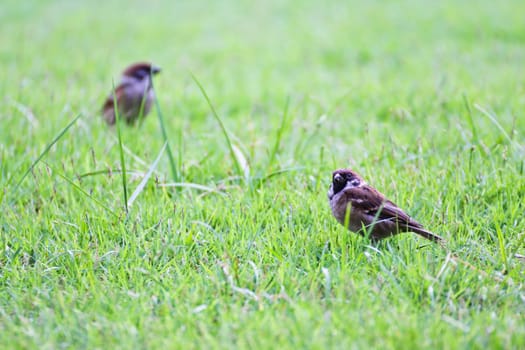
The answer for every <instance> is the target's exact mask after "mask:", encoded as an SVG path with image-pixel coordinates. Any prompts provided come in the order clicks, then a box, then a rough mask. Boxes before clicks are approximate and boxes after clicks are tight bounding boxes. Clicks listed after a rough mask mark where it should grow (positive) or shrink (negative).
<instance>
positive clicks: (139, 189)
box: [128, 142, 166, 207]
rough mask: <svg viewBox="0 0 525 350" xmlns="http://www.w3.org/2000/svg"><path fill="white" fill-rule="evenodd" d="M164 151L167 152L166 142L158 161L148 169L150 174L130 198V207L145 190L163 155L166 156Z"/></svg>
mask: <svg viewBox="0 0 525 350" xmlns="http://www.w3.org/2000/svg"><path fill="white" fill-rule="evenodd" d="M164 150H166V142H164V145H163V146H162V148H161V150H160V152H159V155H158V156H157V159H155V161H154V162H153V163H152V164H151V166H150V167H149V169H148V172H147V173H146V175H145V176H144V177H143V178H142V181H140V183H139V185H138V186H137V188H136V189H135V191H133V193H132V194H131V197H129V200H128V207H131V205H132V204H133V202H134V201H135V199H136V198H137V197H138V195H139V194H140V193H141V192H142V191H143V190H144V187H145V186H146V183H147V182H148V180H149V178H150V177H151V175H152V174H153V171H154V170H155V169H156V168H157V164H159V160H160V158H161V157H162V155H163V154H164Z"/></svg>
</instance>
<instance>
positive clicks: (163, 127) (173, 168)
mask: <svg viewBox="0 0 525 350" xmlns="http://www.w3.org/2000/svg"><path fill="white" fill-rule="evenodd" d="M150 81H151V88H152V89H153V91H155V87H154V86H153V76H150ZM155 95H156V92H155ZM155 109H156V110H157V118H159V125H160V131H161V133H162V138H163V139H164V142H165V143H166V152H167V153H168V158H169V161H170V169H171V176H172V177H173V181H175V182H178V181H180V176H181V169H182V167H180V168H177V163H176V161H175V157H174V156H173V152H172V151H171V147H170V142H169V139H168V132H167V131H166V124H165V123H164V115H163V114H162V109H161V108H160V102H159V99H158V98H157V96H155Z"/></svg>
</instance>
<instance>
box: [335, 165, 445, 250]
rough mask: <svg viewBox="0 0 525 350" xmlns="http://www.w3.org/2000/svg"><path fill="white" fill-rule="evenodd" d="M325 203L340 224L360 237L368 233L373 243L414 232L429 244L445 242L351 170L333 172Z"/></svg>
mask: <svg viewBox="0 0 525 350" xmlns="http://www.w3.org/2000/svg"><path fill="white" fill-rule="evenodd" d="M328 200H329V201H330V207H331V208H332V213H333V215H334V216H335V218H336V219H337V221H339V223H341V224H342V225H343V226H346V227H347V228H348V229H349V230H350V231H353V232H356V233H359V234H360V235H363V236H364V235H365V233H368V235H369V236H370V238H371V239H372V240H373V241H379V240H381V239H383V238H387V237H390V236H393V235H396V234H398V233H402V232H414V233H417V234H418V235H420V236H423V237H425V238H426V239H429V240H431V241H434V242H441V243H442V242H444V240H443V238H441V237H439V236H438V235H436V234H434V233H432V232H430V231H427V230H425V229H424V228H423V225H421V224H420V223H419V222H417V221H415V220H414V219H412V218H411V217H410V216H408V215H407V214H406V213H405V212H404V211H403V210H401V209H400V208H399V207H398V206H397V205H395V204H394V203H393V202H391V201H389V200H388V199H387V198H385V196H384V195H383V194H382V193H380V192H379V191H377V190H376V189H375V188H373V187H372V186H370V185H368V184H367V183H366V182H365V181H364V180H363V178H361V176H359V175H358V174H357V173H356V172H354V171H352V170H350V169H339V170H336V171H334V172H333V174H332V184H331V185H330V189H329V190H328Z"/></svg>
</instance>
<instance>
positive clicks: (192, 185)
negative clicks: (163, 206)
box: [159, 182, 224, 195]
mask: <svg viewBox="0 0 525 350" xmlns="http://www.w3.org/2000/svg"><path fill="white" fill-rule="evenodd" d="M159 186H160V187H187V188H194V189H196V190H201V191H206V192H216V193H219V194H221V195H224V193H222V192H221V191H220V190H218V189H216V188H212V187H208V186H204V185H199V184H195V183H191V182H174V183H167V184H160V185H159Z"/></svg>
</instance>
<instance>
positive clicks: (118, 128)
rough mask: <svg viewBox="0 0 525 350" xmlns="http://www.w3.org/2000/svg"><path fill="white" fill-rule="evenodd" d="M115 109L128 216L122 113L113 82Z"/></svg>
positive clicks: (126, 205) (125, 207) (125, 205)
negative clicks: (121, 128) (121, 124)
mask: <svg viewBox="0 0 525 350" xmlns="http://www.w3.org/2000/svg"><path fill="white" fill-rule="evenodd" d="M113 101H114V103H113V108H114V113H115V119H116V121H117V122H116V124H117V138H118V146H119V147H118V148H119V155H120V169H121V170H122V190H123V192H124V209H125V210H126V215H127V214H128V185H127V178H126V162H125V160H124V148H123V146H122V133H121V130H120V112H119V109H118V103H117V101H118V100H117V96H116V90H115V82H113Z"/></svg>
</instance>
